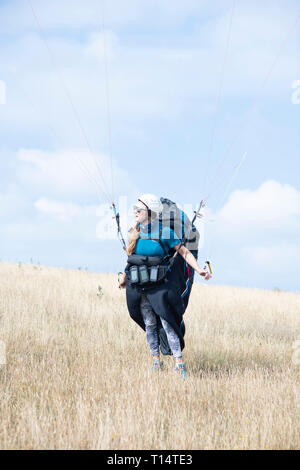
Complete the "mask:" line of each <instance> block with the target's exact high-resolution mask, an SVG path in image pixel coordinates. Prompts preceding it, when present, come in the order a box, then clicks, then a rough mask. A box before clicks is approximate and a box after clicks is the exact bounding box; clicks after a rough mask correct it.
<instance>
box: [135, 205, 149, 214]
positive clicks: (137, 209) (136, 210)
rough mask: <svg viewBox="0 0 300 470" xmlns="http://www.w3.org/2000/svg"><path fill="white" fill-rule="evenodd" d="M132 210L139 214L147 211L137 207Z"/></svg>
mask: <svg viewBox="0 0 300 470" xmlns="http://www.w3.org/2000/svg"><path fill="white" fill-rule="evenodd" d="M133 210H134V211H135V212H138V213H140V212H142V211H146V210H147V209H143V208H142V207H139V206H133Z"/></svg>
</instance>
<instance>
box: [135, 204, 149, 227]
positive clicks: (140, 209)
mask: <svg viewBox="0 0 300 470" xmlns="http://www.w3.org/2000/svg"><path fill="white" fill-rule="evenodd" d="M133 212H134V217H135V221H136V223H139V224H145V223H146V222H148V209H147V207H146V206H145V204H143V203H142V202H141V201H138V202H137V203H136V205H135V206H134V208H133Z"/></svg>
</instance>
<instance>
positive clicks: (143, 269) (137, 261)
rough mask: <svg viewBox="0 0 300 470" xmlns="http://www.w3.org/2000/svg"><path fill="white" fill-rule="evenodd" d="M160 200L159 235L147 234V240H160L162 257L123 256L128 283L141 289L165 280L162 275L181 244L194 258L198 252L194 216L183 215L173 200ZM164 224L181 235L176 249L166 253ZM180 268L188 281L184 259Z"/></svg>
mask: <svg viewBox="0 0 300 470" xmlns="http://www.w3.org/2000/svg"><path fill="white" fill-rule="evenodd" d="M160 200H161V203H162V205H163V210H162V212H161V213H160V214H159V218H158V224H159V235H158V238H152V237H151V240H154V241H157V242H158V243H159V244H160V246H161V248H162V250H163V252H164V257H160V256H143V255H137V254H132V255H129V256H128V260H127V262H128V264H127V267H126V270H127V272H128V277H129V281H130V283H131V285H136V286H140V287H142V288H143V290H144V289H145V288H147V287H151V286H153V285H154V284H159V283H163V282H165V281H166V277H167V275H168V273H169V272H170V271H171V269H172V268H173V265H174V263H176V262H177V260H179V258H180V257H177V255H178V251H179V250H180V248H181V247H182V245H185V246H186V248H188V249H189V250H190V251H191V252H192V253H193V255H194V256H195V258H196V259H197V256H198V242H199V232H198V230H197V229H196V227H195V226H194V224H193V222H194V219H195V218H194V219H193V222H191V221H190V220H189V218H188V217H187V215H186V214H185V213H184V212H183V211H182V210H180V209H179V208H178V207H177V205H176V204H175V203H174V202H172V201H170V199H166V198H161V199H160ZM166 226H168V227H169V228H170V229H172V230H173V231H174V233H176V235H177V236H178V237H179V238H180V239H181V242H180V244H179V246H178V247H177V249H176V250H174V249H172V250H170V253H167V252H166V248H165V246H164V244H163V243H162V230H163V228H164V227H166ZM141 238H146V237H141ZM184 269H185V275H186V277H187V279H186V281H187V282H188V283H191V282H192V277H193V274H194V273H193V270H192V269H191V268H190V267H187V266H186V263H184Z"/></svg>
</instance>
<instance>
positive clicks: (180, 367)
mask: <svg viewBox="0 0 300 470" xmlns="http://www.w3.org/2000/svg"><path fill="white" fill-rule="evenodd" d="M175 371H176V372H177V374H178V375H179V376H180V377H181V378H182V379H187V378H188V375H187V373H186V368H185V363H184V362H177V364H176V365H175Z"/></svg>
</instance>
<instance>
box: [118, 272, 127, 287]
mask: <svg viewBox="0 0 300 470" xmlns="http://www.w3.org/2000/svg"><path fill="white" fill-rule="evenodd" d="M118 280H119V289H125V287H126V273H123V274H122V275H121V274H120V275H119V279H118Z"/></svg>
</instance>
